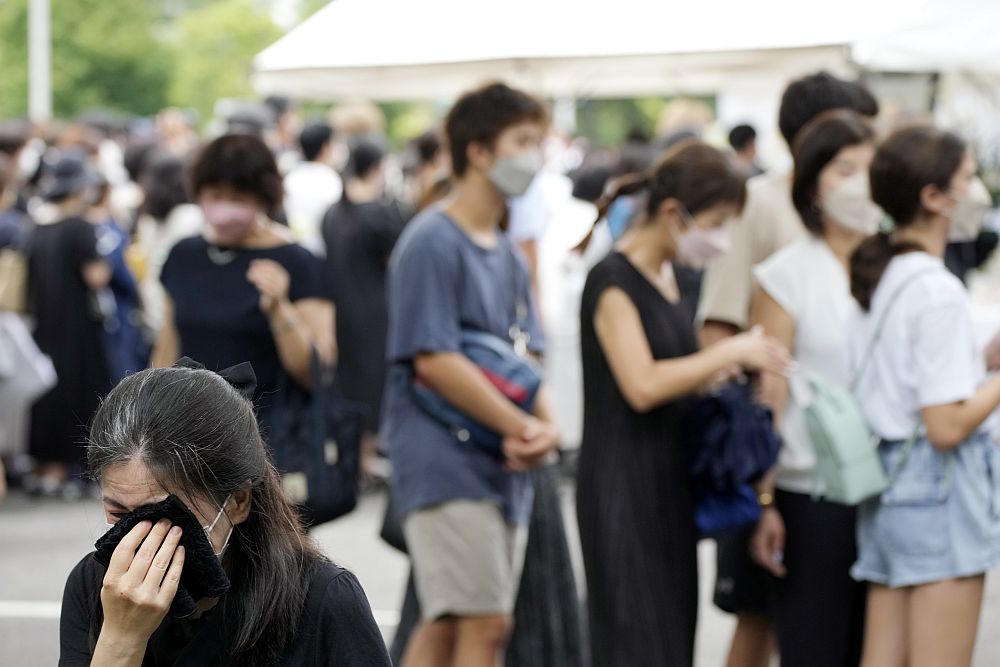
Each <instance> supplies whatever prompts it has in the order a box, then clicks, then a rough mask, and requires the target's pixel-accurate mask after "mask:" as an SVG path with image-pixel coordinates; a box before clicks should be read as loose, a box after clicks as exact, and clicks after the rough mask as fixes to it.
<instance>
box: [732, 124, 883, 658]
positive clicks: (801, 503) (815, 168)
mask: <svg viewBox="0 0 1000 667" xmlns="http://www.w3.org/2000/svg"><path fill="white" fill-rule="evenodd" d="M874 140H875V137H874V133H873V131H872V129H871V128H870V127H869V126H868V125H867V124H866V123H865V122H864V120H863V119H862V117H861V116H859V115H858V114H856V113H854V112H852V111H848V110H846V109H840V110H836V111H828V112H826V113H823V114H821V115H820V116H818V117H817V118H816V119H814V120H813V121H812V122H810V123H809V124H808V125H807V126H806V127H805V128H804V129H803V130H802V131H801V132H800V134H799V137H798V139H796V141H795V144H794V145H793V156H794V159H795V172H794V176H793V179H792V201H793V203H794V204H795V208H796V210H797V211H798V214H799V216H800V217H801V219H802V222H803V224H804V225H805V229H806V231H808V232H809V233H808V235H807V236H806V237H804V238H802V239H801V240H799V241H796V242H794V243H792V244H791V245H789V246H787V247H785V248H784V249H783V250H780V251H779V252H778V253H776V254H774V255H772V256H771V257H770V258H769V259H768V260H767V261H765V262H764V263H762V264H761V265H759V266H758V267H757V269H756V270H755V272H754V275H755V277H756V279H757V285H758V286H757V290H756V294H755V296H754V300H753V308H752V311H751V320H750V321H751V324H752V325H753V326H759V327H762V328H763V329H764V332H765V333H766V334H767V335H769V336H773V337H774V338H775V339H776V340H778V341H780V342H781V343H783V344H784V345H785V346H786V347H787V348H788V351H789V352H790V353H791V354H792V356H793V358H794V359H795V361H796V362H797V364H798V368H799V369H800V371H801V374H803V375H804V374H808V375H815V376H818V377H820V378H821V379H823V380H824V381H826V382H827V383H831V384H834V385H840V386H842V387H844V388H847V386H848V384H849V381H848V375H849V372H848V360H847V350H846V344H847V321H848V317H849V315H850V313H851V308H852V305H853V302H852V300H851V290H850V284H849V281H848V273H847V271H848V269H847V266H848V260H849V258H850V255H851V253H852V252H853V251H854V250H855V248H857V247H858V245H860V244H861V242H862V241H863V240H864V239H865V238H866V237H868V236H871V235H872V234H874V233H875V232H876V231H877V230H878V225H879V222H880V221H881V219H882V217H883V216H884V214H883V213H882V211H881V210H880V209H879V208H878V207H877V206H876V205H875V204H874V203H872V201H871V195H870V192H869V188H868V166H869V164H870V163H871V160H872V156H873V155H874V153H875V145H874ZM796 381H798V380H796ZM761 385H762V393H763V396H764V400H765V402H766V403H767V404H768V405H769V406H770V407H771V408H772V409H773V410H774V415H775V424H776V426H777V427H779V429H780V432H781V436H782V441H783V443H784V445H783V448H782V450H781V454H780V457H779V460H778V464H777V466H776V467H775V470H774V471H773V484H772V482H771V481H770V480H771V478H770V477H769V478H768V479H769V481H768V482H765V484H764V488H762V489H761V497H762V498H763V499H765V500H762V503H764V504H765V507H764V509H763V512H762V515H761V520H760V522H759V524H758V527H757V530H756V531H755V533H754V537H753V539H752V542H751V544H752V547H753V555H754V557H755V559H756V560H757V561H758V563H759V564H760V565H761V566H762V567H764V568H765V569H767V570H768V571H769V572H771V573H772V574H773V575H774V579H772V580H771V586H770V589H771V591H770V592H771V598H772V599H771V608H772V609H773V617H772V622H773V624H774V629H775V631H776V635H777V638H778V647H779V652H780V653H781V659H782V662H783V664H786V665H810V667H850V666H855V665H857V664H858V660H859V659H860V657H861V642H862V632H863V628H864V605H865V588H864V586H863V585H862V584H858V583H856V582H854V581H853V580H852V579H851V575H850V569H851V565H853V564H854V560H855V557H856V556H857V545H856V541H855V517H856V511H855V508H853V507H848V506H845V505H839V504H836V503H833V502H827V501H825V500H822V499H817V498H815V497H814V496H815V494H816V493H817V491H819V490H820V489H821V484H820V481H819V479H818V476H817V472H816V453H815V450H814V447H813V443H812V441H811V438H810V436H809V433H808V431H807V428H806V421H805V406H804V405H803V404H802V403H801V399H802V396H801V394H798V393H797V392H795V391H794V390H792V391H790V388H789V379H788V378H786V377H785V376H779V375H771V374H765V375H762V376H761ZM793 389H794V384H793ZM775 489H776V490H775ZM818 600H822V601H823V603H822V604H817V601H818Z"/></svg>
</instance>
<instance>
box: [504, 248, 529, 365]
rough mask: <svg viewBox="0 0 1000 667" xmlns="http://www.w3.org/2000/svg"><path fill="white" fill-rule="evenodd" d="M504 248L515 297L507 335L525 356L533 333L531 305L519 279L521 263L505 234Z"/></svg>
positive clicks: (519, 353) (516, 350)
mask: <svg viewBox="0 0 1000 667" xmlns="http://www.w3.org/2000/svg"><path fill="white" fill-rule="evenodd" d="M500 243H502V244H503V246H504V249H505V250H506V251H507V265H508V273H509V274H510V275H509V280H510V290H511V297H512V298H513V304H514V310H513V312H512V313H511V314H510V327H509V328H508V330H507V335H508V336H509V337H510V340H511V342H512V343H513V344H514V351H515V352H517V354H518V356H521V357H523V356H525V355H527V353H528V343H530V342H531V334H530V333H529V332H528V314H529V305H528V301H527V299H525V298H524V296H523V294H522V291H521V284H520V283H521V281H519V280H518V275H519V273H520V271H519V270H520V268H521V266H520V264H519V263H518V261H517V256H516V255H514V248H513V247H512V243H513V242H512V241H511V240H510V238H509V237H507V236H503V237H502V238H501V239H500ZM529 289H530V288H529Z"/></svg>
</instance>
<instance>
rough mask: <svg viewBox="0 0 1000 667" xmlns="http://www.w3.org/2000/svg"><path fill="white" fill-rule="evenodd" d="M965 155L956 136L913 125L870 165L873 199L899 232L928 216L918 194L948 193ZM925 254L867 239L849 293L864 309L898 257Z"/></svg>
mask: <svg viewBox="0 0 1000 667" xmlns="http://www.w3.org/2000/svg"><path fill="white" fill-rule="evenodd" d="M967 151H968V145H967V144H966V143H965V140H964V139H962V138H961V137H959V136H958V135H956V134H954V133H952V132H947V131H945V130H940V129H938V128H936V127H933V126H931V125H913V126H910V127H906V128H903V129H900V130H897V131H896V132H894V133H893V134H892V135H891V136H890V137H889V138H888V139H886V140H885V141H884V142H883V143H882V145H881V146H879V148H878V150H877V151H876V152H875V158H874V159H873V160H872V166H871V186H872V200H873V201H874V202H875V203H876V204H878V205H879V206H881V207H882V210H883V211H885V212H886V213H887V214H888V215H889V217H891V218H892V220H893V221H894V223H895V226H896V228H897V229H901V228H905V227H909V226H911V225H913V224H914V223H916V222H917V221H918V220H919V219H920V218H921V217H922V215H923V214H924V213H925V212H926V211H925V210H924V208H923V206H922V204H921V201H920V195H921V191H922V190H923V189H924V188H925V187H927V186H928V185H935V186H937V187H938V188H940V189H941V190H948V188H949V187H950V185H951V180H952V178H953V177H954V176H955V174H956V173H957V172H958V170H959V168H960V167H961V166H962V160H964V159H965V155H966V153H967ZM919 250H924V248H921V247H920V246H918V245H916V244H914V243H903V242H899V241H896V240H894V239H893V238H892V236H891V235H890V234H888V233H880V234H876V235H875V236H873V237H871V238H869V239H866V240H865V241H864V242H862V244H861V245H860V246H859V247H858V249H857V250H855V251H854V254H853V255H851V294H852V295H853V296H854V299H855V300H856V301H857V302H858V303H859V304H860V305H861V308H862V309H864V310H865V311H868V310H870V309H871V305H872V297H873V296H874V294H875V289H876V288H877V287H878V284H879V282H880V281H881V280H882V275H883V274H884V273H885V270H886V268H887V267H888V266H889V262H890V261H891V260H892V258H893V257H895V256H896V255H901V254H903V253H907V252H914V251H919Z"/></svg>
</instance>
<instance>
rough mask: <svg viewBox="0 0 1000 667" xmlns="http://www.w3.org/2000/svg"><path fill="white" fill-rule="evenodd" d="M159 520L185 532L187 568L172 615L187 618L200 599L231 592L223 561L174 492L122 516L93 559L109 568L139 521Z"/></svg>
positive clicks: (195, 519)
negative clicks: (125, 538)
mask: <svg viewBox="0 0 1000 667" xmlns="http://www.w3.org/2000/svg"><path fill="white" fill-rule="evenodd" d="M160 519H169V520H170V523H171V524H173V525H175V526H180V527H181V530H183V531H184V534H183V535H182V536H181V541H180V545H181V546H183V547H184V570H183V571H182V572H181V581H180V584H179V585H178V587H177V594H176V595H174V601H173V603H171V605H170V611H169V614H170V616H173V617H174V618H186V617H188V616H190V615H191V614H193V613H194V612H195V611H196V610H197V602H198V600H201V599H203V598H215V597H220V596H222V595H224V594H225V593H226V592H227V591H229V577H227V576H226V571H225V570H223V569H222V563H221V562H220V561H219V557H218V556H216V555H215V548H214V547H213V546H212V543H211V541H209V539H208V535H206V534H205V530H204V528H202V525H201V522H199V521H198V519H197V518H196V517H195V515H194V514H192V513H191V510H189V509H188V508H187V507H186V506H185V505H184V503H183V502H181V500H180V499H179V498H177V496H173V495H171V496H168V497H167V499H166V500H163V501H161V502H158V503H153V504H150V505H143V506H141V507H137V508H136V509H134V510H133V511H131V512H129V513H128V514H126V515H125V516H123V517H122V518H121V519H120V520H119V521H118V523H116V524H115V525H114V526H113V527H112V528H111V530H109V531H108V532H107V533H105V534H104V536H103V537H102V538H101V539H99V540H97V543H96V544H95V545H94V546H95V547H96V548H97V552H96V553H95V554H94V560H96V561H97V562H98V563H100V564H101V565H103V566H104V567H108V565H109V563H110V562H111V555H112V554H113V553H114V551H115V548H117V546H118V544H119V542H121V541H122V538H124V537H125V536H126V535H128V533H129V531H131V530H132V528H134V527H135V526H136V524H138V523H140V522H142V521H151V522H153V523H154V524H155V523H156V522H157V521H159V520H160Z"/></svg>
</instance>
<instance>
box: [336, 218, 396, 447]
mask: <svg viewBox="0 0 1000 667" xmlns="http://www.w3.org/2000/svg"><path fill="white" fill-rule="evenodd" d="M406 219H407V216H406V214H405V213H404V212H403V211H402V209H401V208H400V206H399V205H398V204H397V203H395V202H393V201H391V200H386V201H373V202H366V203H363V204H355V203H352V202H350V201H348V200H346V199H344V200H341V202H340V203H338V204H336V205H335V206H333V207H332V208H331V209H330V210H329V211H327V213H326V216H324V218H323V227H322V231H323V242H324V243H325V244H326V265H327V275H328V276H329V280H330V286H331V289H332V291H333V303H334V305H335V306H336V308H337V349H338V351H339V359H340V363H339V366H338V369H337V372H338V373H339V374H340V380H341V386H342V387H343V392H344V396H345V398H348V399H350V400H352V401H357V402H358V403H361V404H362V405H365V406H366V407H367V408H368V420H367V424H368V426H367V428H368V430H369V431H370V432H372V433H374V432H376V431H378V421H379V415H380V414H381V411H382V389H383V386H384V385H385V374H386V363H385V350H386V333H387V331H388V329H389V312H388V306H387V304H386V291H385V278H386V269H387V267H388V264H389V255H390V254H392V249H393V247H395V245H396V241H397V240H398V239H399V235H400V234H401V233H402V232H403V227H404V226H405V224H406Z"/></svg>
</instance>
